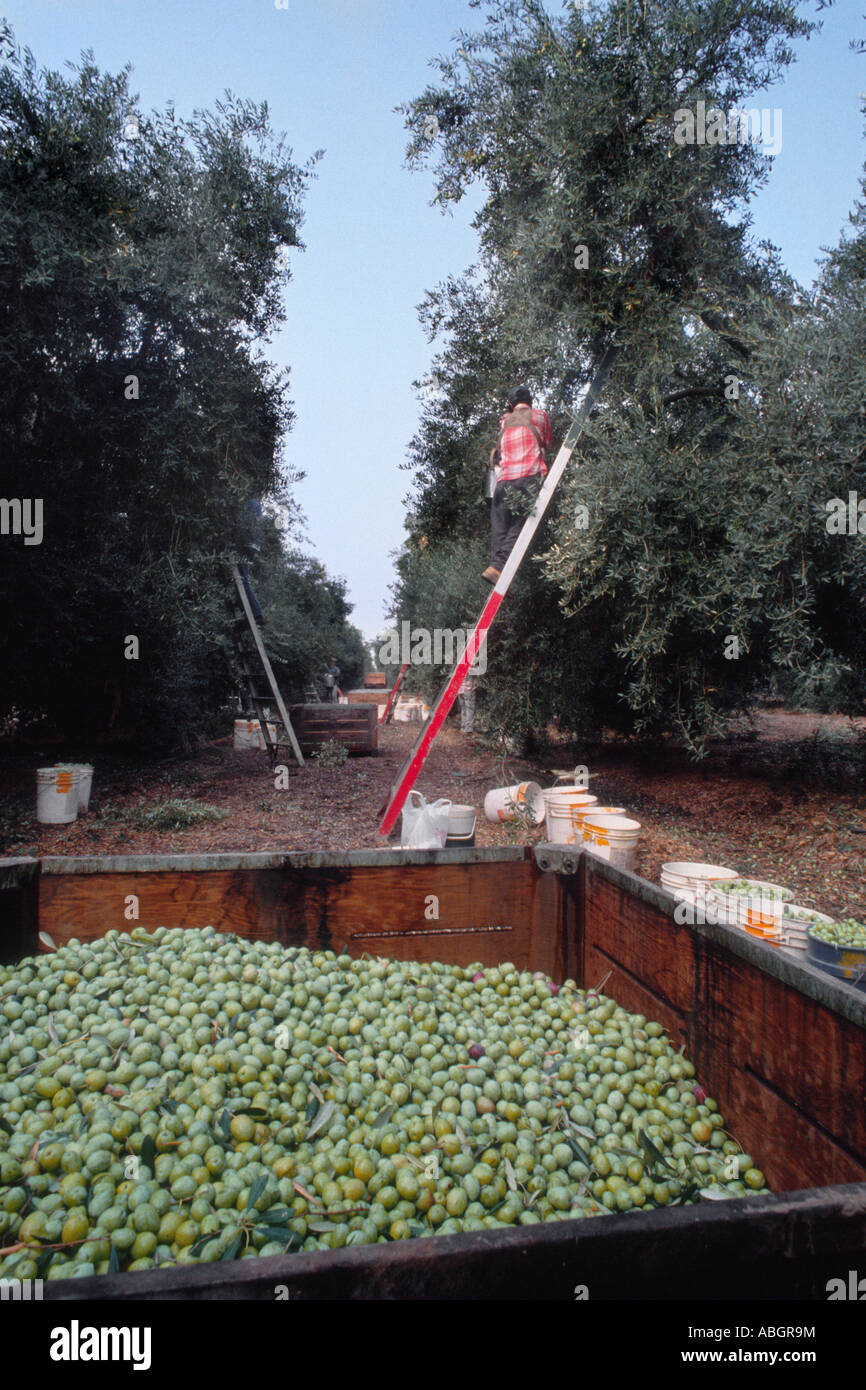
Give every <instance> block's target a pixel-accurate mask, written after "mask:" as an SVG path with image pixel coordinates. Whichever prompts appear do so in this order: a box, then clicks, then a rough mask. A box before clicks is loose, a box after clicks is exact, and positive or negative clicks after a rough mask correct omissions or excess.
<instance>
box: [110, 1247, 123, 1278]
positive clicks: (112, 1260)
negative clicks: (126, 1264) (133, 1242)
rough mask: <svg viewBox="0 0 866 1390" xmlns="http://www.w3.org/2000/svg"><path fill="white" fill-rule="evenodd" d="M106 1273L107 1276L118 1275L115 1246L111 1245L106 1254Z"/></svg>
mask: <svg viewBox="0 0 866 1390" xmlns="http://www.w3.org/2000/svg"><path fill="white" fill-rule="evenodd" d="M108 1272H109V1274H119V1273H120V1256H119V1255H118V1253H117V1246H116V1245H112V1247H111V1249H110V1250H109V1252H108Z"/></svg>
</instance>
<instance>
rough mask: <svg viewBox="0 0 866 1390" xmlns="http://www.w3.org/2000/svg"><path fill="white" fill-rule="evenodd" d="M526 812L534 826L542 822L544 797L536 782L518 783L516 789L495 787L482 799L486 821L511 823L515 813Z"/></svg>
mask: <svg viewBox="0 0 866 1390" xmlns="http://www.w3.org/2000/svg"><path fill="white" fill-rule="evenodd" d="M524 809H525V810H526V811H528V812H529V814H530V815H531V816H532V819H533V821H534V822H535V824H536V825H541V822H542V821H543V820H544V796H543V795H542V791H541V788H540V786H539V785H538V783H537V782H519V783H518V784H517V786H516V787H497V788H496V790H495V791H492V792H488V793H487V795H486V796H485V798H484V814H485V816H486V817H487V819H488V820H493V821H512V820H514V819H515V818H516V813H517V812H518V811H520V810H524Z"/></svg>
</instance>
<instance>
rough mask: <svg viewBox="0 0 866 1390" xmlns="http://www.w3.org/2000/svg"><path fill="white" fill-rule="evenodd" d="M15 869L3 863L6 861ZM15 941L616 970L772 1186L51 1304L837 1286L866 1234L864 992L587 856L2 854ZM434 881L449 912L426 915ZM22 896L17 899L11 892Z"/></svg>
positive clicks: (792, 1291) (779, 1291)
mask: <svg viewBox="0 0 866 1390" xmlns="http://www.w3.org/2000/svg"><path fill="white" fill-rule="evenodd" d="M4 863H5V864H7V865H9V866H10V867H9V870H8V872H7V873H6V874H5V875H4ZM4 883H5V884H6V885H7V887H6V892H7V894H8V895H10V896H9V901H7V902H6V904H5V915H4V916H3V917H2V918H0V921H2V923H3V930H4V932H8V933H9V937H8V939H7V941H6V945H7V949H8V954H11V955H12V956H13V957H17V956H20V954H22V953H24V952H26V953H30V952H33V951H35V950H36V946H37V942H36V932H37V930H38V929H41V930H44V931H47V932H49V933H50V935H51V936H52V937H53V938H54V940H55V942H57V944H60V943H61V942H63V941H64V940H68V939H69V938H70V937H71V936H77V937H79V938H80V939H85V940H86V939H92V938H94V937H97V936H99V935H101V934H102V933H104V932H105V931H106V930H108V929H109V928H112V927H113V928H116V929H117V930H121V931H122V930H126V929H129V928H131V926H132V924H131V923H127V922H126V921H125V919H124V902H125V900H126V898H127V895H129V894H131V893H134V894H135V895H136V897H137V899H138V906H139V919H138V920H139V923H140V924H141V925H142V926H144V927H149V928H153V927H156V926H158V925H165V926H169V927H172V926H178V927H179V926H184V927H191V926H207V925H213V926H216V927H218V928H219V929H221V930H223V931H233V932H236V933H238V934H240V935H244V936H250V937H258V938H262V939H265V940H278V941H282V942H284V943H286V944H287V945H302V944H303V945H309V946H311V947H314V948H317V949H332V950H334V951H348V952H350V953H351V954H355V955H358V954H361V953H363V952H365V951H367V952H370V953H372V954H375V955H383V956H384V955H388V956H392V957H394V958H396V959H400V960H408V959H422V960H436V959H438V960H444V961H450V962H453V963H457V964H469V963H470V962H472V961H475V960H480V961H482V962H484V963H485V964H490V965H492V964H495V963H498V962H500V961H503V960H510V961H512V962H513V963H514V964H515V965H516V966H517V968H518V969H521V970H522V969H529V970H543V971H545V972H547V973H549V974H551V975H553V976H554V977H555V978H557V979H560V980H561V979H564V978H566V977H569V976H570V977H572V978H575V979H576V980H577V981H578V982H579V983H581V984H585V985H587V986H600V985H601V984H602V981H604V985H603V988H604V992H605V993H607V994H609V995H611V996H613V997H614V998H616V999H617V1000H618V1001H619V1002H620V1003H621V1004H623V1005H624V1006H625V1007H626V1008H629V1009H631V1010H636V1011H640V1012H642V1013H645V1014H646V1015H647V1016H649V1017H651V1018H654V1019H657V1020H658V1021H659V1022H661V1023H662V1024H664V1026H665V1028H666V1029H667V1031H668V1034H669V1037H670V1038H671V1041H672V1042H673V1044H674V1046H675V1047H676V1046H679V1045H680V1044H681V1043H682V1044H683V1045H684V1046H685V1049H686V1052H687V1054H688V1056H689V1057H690V1058H691V1060H692V1061H693V1062H694V1064H695V1067H696V1068H697V1073H698V1076H699V1077H700V1079H701V1082H702V1083H703V1084H704V1085H705V1086H706V1088H707V1089H708V1090H709V1091H710V1092H711V1093H712V1094H713V1095H714V1096H715V1097H716V1098H717V1099H718V1101H719V1104H720V1106H721V1108H722V1110H723V1113H724V1114H725V1117H726V1119H727V1121H728V1124H729V1125H730V1128H731V1130H732V1132H733V1133H734V1134H735V1135H736V1137H737V1138H738V1139H739V1141H740V1142H741V1143H742V1145H743V1147H744V1148H745V1149H746V1150H748V1151H749V1152H750V1153H752V1154H753V1155H754V1157H755V1159H756V1161H757V1162H758V1163H759V1164H760V1166H761V1167H762V1168H763V1169H764V1171H765V1173H766V1174H767V1178H768V1181H769V1183H770V1185H771V1187H772V1188H773V1193H772V1194H769V1195H764V1196H761V1197H753V1198H747V1199H738V1200H731V1201H725V1202H719V1203H712V1202H706V1203H703V1204H700V1205H697V1206H690V1207H680V1208H671V1209H659V1210H655V1211H650V1212H629V1213H626V1214H622V1215H611V1216H609V1217H605V1218H603V1219H596V1220H579V1221H563V1222H549V1223H542V1224H539V1225H537V1226H533V1227H504V1228H503V1229H502V1230H501V1231H500V1230H488V1231H483V1232H477V1233H474V1232H473V1233H467V1234H466V1235H459V1236H448V1237H436V1238H433V1239H429V1240H418V1241H405V1242H395V1243H393V1244H387V1245H379V1244H377V1245H371V1246H355V1247H352V1248H350V1249H342V1250H334V1251H322V1252H316V1253H313V1254H305V1255H291V1256H276V1257H273V1258H268V1259H261V1258H259V1259H256V1260H249V1261H244V1262H243V1263H241V1264H239V1263H231V1264H217V1265H207V1266H191V1267H187V1268H184V1267H175V1268H169V1269H166V1270H154V1271H147V1272H140V1273H135V1274H129V1273H123V1274H118V1275H106V1276H97V1277H93V1278H89V1279H77V1280H69V1281H59V1280H58V1281H51V1282H47V1283H46V1284H45V1286H44V1296H45V1298H46V1299H51V1300H64V1299H74V1300H81V1299H101V1298H110V1299H114V1298H124V1299H125V1298H138V1299H168V1298H181V1299H239V1298H244V1299H263V1300H268V1301H272V1300H273V1297H274V1286H275V1285H276V1284H282V1285H285V1286H286V1287H287V1289H288V1291H289V1296H290V1298H291V1299H311V1298H328V1299H349V1298H444V1299H465V1298H478V1297H483V1298H485V1299H490V1298H520V1299H524V1298H538V1299H551V1298H553V1299H567V1300H570V1299H571V1298H572V1290H573V1286H574V1285H575V1284H576V1283H580V1284H585V1285H587V1287H588V1288H589V1290H590V1296H591V1297H592V1299H593V1300H596V1299H603V1298H653V1299H658V1298H667V1299H695V1298H698V1299H708V1300H717V1299H732V1298H734V1299H792V1298H820V1299H825V1298H826V1285H827V1281H828V1280H829V1279H831V1278H839V1277H842V1278H846V1277H847V1271H848V1270H849V1269H856V1268H857V1267H858V1263H857V1262H858V1260H860V1262H861V1264H862V1251H863V1248H864V1244H866V1109H864V1106H863V1095H864V1091H866V1076H864V1072H866V1047H864V1042H866V998H864V996H863V995H862V994H861V993H859V992H858V991H856V990H854V989H852V988H851V987H850V986H848V985H845V984H842V983H838V982H837V981H835V980H833V979H832V978H831V977H829V976H827V975H826V974H823V973H822V972H820V971H818V970H816V969H814V968H813V967H811V966H810V965H809V964H808V962H806V961H802V962H801V961H800V960H799V959H794V958H786V957H785V956H783V955H782V954H781V953H780V952H779V951H778V950H777V949H776V948H775V947H773V946H771V945H770V944H768V943H766V942H764V941H760V940H758V939H756V938H753V937H750V936H748V935H747V934H746V933H744V932H742V931H739V930H737V929H736V928H733V927H728V926H726V925H715V924H706V925H701V926H680V925H678V924H677V923H676V922H675V921H674V915H673V914H674V909H675V907H676V899H674V898H673V896H672V895H670V894H669V893H667V892H666V891H664V890H662V889H659V888H657V887H655V886H654V885H652V884H650V883H647V882H646V881H645V880H643V879H640V878H637V877H636V876H635V875H633V874H629V873H625V872H623V871H621V870H617V869H614V868H612V867H611V866H610V865H608V864H605V863H604V862H602V861H600V860H598V859H595V858H593V857H592V856H590V855H585V854H583V853H582V852H580V851H570V850H564V849H563V848H561V847H558V846H552V845H542V846H538V847H536V849H535V851H534V852H530V851H529V850H528V849H522V848H511V849H500V848H494V849H491V848H480V849H459V850H458V849H450V850H442V851H417V850H416V851H411V850H391V851H376V850H371V851H358V852H355V853H351V854H342V855H339V854H286V855H278V854H251V855H245V854H236V855H190V856H173V857H172V856H136V857H131V858H125V857H118V858H96V857H94V858H87V859H64V858H46V859H43V860H41V861H36V860H18V861H0V885H2V884H4ZM431 893H435V894H436V896H437V898H438V903H439V918H438V920H436V921H430V920H428V919H427V918H426V916H425V911H424V908H425V903H426V902H427V901H429V894H431ZM16 895H17V909H16Z"/></svg>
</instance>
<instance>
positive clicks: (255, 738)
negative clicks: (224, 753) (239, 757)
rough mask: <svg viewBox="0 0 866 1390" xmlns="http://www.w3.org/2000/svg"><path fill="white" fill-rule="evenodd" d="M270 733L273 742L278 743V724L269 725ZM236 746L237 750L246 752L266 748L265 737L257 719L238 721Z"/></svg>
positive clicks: (236, 724) (236, 722) (236, 723)
mask: <svg viewBox="0 0 866 1390" xmlns="http://www.w3.org/2000/svg"><path fill="white" fill-rule="evenodd" d="M268 732H269V734H270V736H271V742H272V743H276V741H277V726H276V724H271V723H270V722H269V723H268ZM234 746H235V748H236V749H239V750H244V749H248V748H264V747H265V736H264V734H263V733H262V730H261V726H260V724H259V721H258V720H257V719H236V720H235V737H234Z"/></svg>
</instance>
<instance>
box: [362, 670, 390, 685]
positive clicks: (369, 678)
mask: <svg viewBox="0 0 866 1390" xmlns="http://www.w3.org/2000/svg"><path fill="white" fill-rule="evenodd" d="M387 684H388V681H387V677H386V676H385V672H384V671H368V672H367V674H366V676H365V677H364V685H365V686H366V687H367V689H368V690H377V689H378V690H381V689H384V687H385V686H386V685H387Z"/></svg>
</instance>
